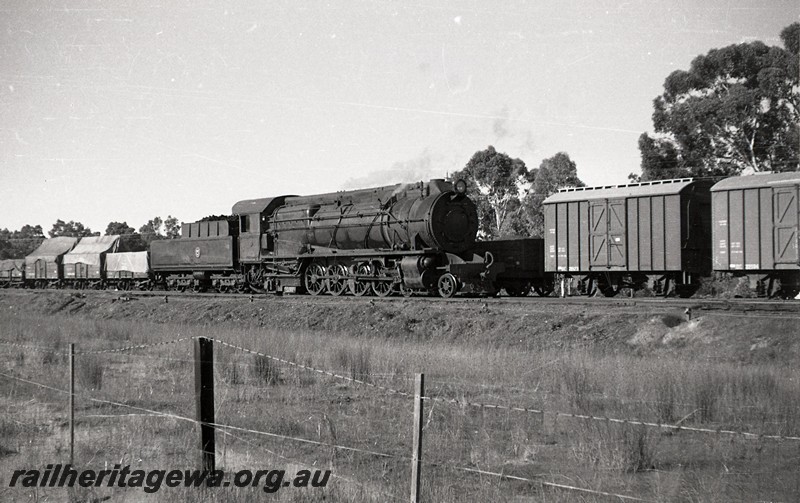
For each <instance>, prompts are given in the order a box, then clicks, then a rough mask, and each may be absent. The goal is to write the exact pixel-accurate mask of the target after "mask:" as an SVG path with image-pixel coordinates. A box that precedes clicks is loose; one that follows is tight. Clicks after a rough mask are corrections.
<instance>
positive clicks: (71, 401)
mask: <svg viewBox="0 0 800 503" xmlns="http://www.w3.org/2000/svg"><path fill="white" fill-rule="evenodd" d="M74 462H75V343H74V342H70V343H69V464H70V465H72V464H73V463H74Z"/></svg>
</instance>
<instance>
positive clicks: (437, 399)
mask: <svg viewBox="0 0 800 503" xmlns="http://www.w3.org/2000/svg"><path fill="white" fill-rule="evenodd" d="M197 339H200V337H196V336H187V337H179V338H176V339H172V340H167V341H160V342H154V343H148V344H136V345H127V346H122V347H116V348H107V349H97V350H89V351H76V352H74V353H73V354H74V355H76V356H90V355H103V354H108V355H119V354H121V353H130V354H131V355H132V356H136V357H142V358H153V359H161V360H166V361H177V362H183V363H195V362H196V360H192V359H174V358H169V357H165V356H153V355H142V354H138V353H139V352H140V351H141V350H145V349H152V348H161V347H163V346H167V345H176V344H180V343H184V342H187V341H194V340H197ZM202 339H205V340H207V341H210V342H213V343H215V344H218V345H219V346H221V347H223V348H227V349H231V350H233V351H235V352H238V353H242V354H250V355H254V356H258V357H260V358H265V359H268V360H270V361H274V362H277V363H280V364H282V365H285V366H287V367H291V368H294V369H298V370H302V371H305V372H309V373H313V374H316V375H321V376H326V377H328V378H331V379H335V380H339V381H342V382H346V383H350V384H354V385H357V386H361V387H364V388H365V389H369V390H376V391H380V392H382V393H385V394H387V395H390V396H395V397H401V398H407V399H410V400H413V399H415V398H416V399H419V400H421V401H425V402H428V403H431V404H444V405H448V406H454V407H458V408H462V409H463V408H474V409H480V410H486V411H506V412H515V413H524V414H532V415H535V416H538V417H540V418H542V419H543V418H544V416H552V417H554V418H570V419H575V420H581V421H592V422H601V423H606V424H612V423H613V424H619V425H629V426H640V427H645V428H654V429H660V430H671V431H672V432H676V433H677V432H681V431H683V432H693V433H702V434H709V435H716V436H737V437H740V438H743V439H751V440H771V441H776V442H796V441H799V440H800V436H792V435H778V434H763V433H754V432H749V431H741V430H733V429H724V428H721V427H720V428H704V427H698V426H689V425H684V424H681V422H678V423H677V424H667V423H660V422H653V421H644V420H640V419H637V418H620V417H605V416H600V415H592V414H582V413H576V412H565V411H560V410H550V409H545V408H542V407H529V406H523V405H519V404H513V403H508V404H501V403H485V402H480V401H471V400H466V399H459V398H454V397H447V396H442V395H441V394H437V395H435V396H434V395H430V394H425V395H422V396H415V394H414V393H413V392H408V391H404V390H401V389H396V388H392V387H389V386H384V385H380V384H376V383H373V382H369V381H368V380H365V379H359V378H356V377H352V376H347V375H344V374H342V373H337V372H334V371H331V370H326V369H322V368H317V367H315V366H312V365H307V364H302V363H299V362H296V361H292V360H289V359H286V358H281V357H278V356H274V355H270V354H267V353H264V352H261V351H257V350H254V349H250V348H246V347H244V346H240V345H237V344H233V343H229V342H227V341H224V340H221V339H217V338H212V337H202ZM0 346H6V347H11V348H17V349H23V350H30V351H36V352H41V353H47V354H59V355H68V354H69V352H65V351H63V350H62V349H61V348H59V347H46V346H39V345H28V344H19V343H16V342H13V341H7V340H0ZM252 365H255V364H252ZM0 377H2V378H4V379H6V380H9V381H13V382H17V383H22V384H27V385H30V386H35V387H38V388H40V389H42V390H48V391H52V392H55V393H58V394H60V395H72V396H73V397H75V398H79V399H81V400H85V401H88V402H91V403H94V404H99V405H104V406H110V407H113V408H122V409H125V410H128V411H131V412H128V413H119V414H111V413H108V414H104V413H97V414H91V413H87V414H83V415H81V416H80V417H81V418H85V419H90V418H91V419H103V420H110V419H117V420H124V419H131V418H156V417H157V418H169V419H173V420H176V421H180V422H183V423H188V424H191V425H194V426H212V427H214V428H215V429H217V430H218V431H220V432H221V433H222V434H223V435H226V436H231V437H232V438H235V439H237V440H240V441H243V442H249V443H251V442H250V441H248V440H246V439H244V438H242V437H241V436H236V435H237V434H238V435H253V436H258V437H264V438H268V439H271V440H273V441H280V442H289V443H295V444H304V445H307V446H312V447H317V448H326V449H333V450H336V451H342V452H348V453H352V454H358V455H361V456H366V457H367V459H376V458H377V459H391V460H395V461H402V462H412V461H414V456H408V455H404V454H398V453H392V452H383V451H382V450H375V449H368V448H363V447H356V446H352V445H345V444H343V443H336V442H334V441H323V440H315V439H313V438H306V437H302V436H298V435H291V434H284V433H279V432H274V431H264V430H263V429H258V428H249V427H246V426H243V425H235V424H229V423H228V422H216V421H214V422H204V421H199V420H197V419H196V418H192V417H189V416H187V415H184V414H179V413H175V412H170V411H164V410H157V409H155V408H150V407H144V406H141V405H138V404H131V403H127V402H124V401H119V400H111V399H106V398H100V397H97V396H93V395H90V394H87V393H71V392H70V391H69V390H65V389H63V388H61V387H58V386H53V385H48V384H45V383H42V382H39V381H37V380H34V379H32V378H28V377H23V376H21V375H15V374H14V373H12V372H10V370H7V371H4V372H0ZM384 377H387V378H392V377H395V378H400V379H402V380H408V378H409V374H403V373H396V374H386V375H384ZM434 382H436V381H434ZM439 383H440V384H450V385H452V384H456V385H457V384H463V383H459V382H458V381H439ZM498 387H499V388H502V386H498ZM517 389H518V390H523V391H530V390H527V389H525V388H517ZM440 393H441V392H440ZM431 413H432V411H431ZM428 422H429V423H430V418H429V420H428ZM251 445H254V444H252V443H251ZM264 449H265V450H266V451H267V452H269V453H270V454H273V455H276V456H278V457H281V458H283V459H289V458H285V457H284V456H282V455H279V454H277V453H275V452H273V451H271V450H269V449H266V448H264ZM307 465H309V466H310V465H313V463H312V464H307ZM422 465H424V466H429V467H432V468H443V469H448V470H455V471H459V472H463V473H472V474H476V475H484V476H489V477H494V478H497V479H500V480H509V481H518V482H525V483H529V484H533V485H537V486H539V487H541V488H544V487H547V488H551V489H555V490H565V491H575V492H578V493H585V494H593V495H595V496H607V497H613V498H617V499H620V500H627V501H648V500H646V499H641V498H638V497H635V496H631V495H625V494H618V493H615V492H607V491H602V490H598V489H591V488H586V487H578V486H575V485H571V484H559V483H556V482H552V481H547V480H544V479H545V478H546V477H547V476H548V474H547V473H536V474H533V475H529V476H522V475H519V474H515V473H505V472H503V471H495V470H490V469H482V468H479V467H469V466H461V465H458V464H453V463H442V462H430V461H424V462H422ZM338 478H341V479H342V480H345V481H348V482H351V483H355V484H361V483H360V482H358V481H355V480H353V479H352V478H346V477H338ZM381 494H383V495H384V496H386V497H389V498H391V499H401V498H398V497H397V496H396V495H394V494H392V493H391V492H381Z"/></svg>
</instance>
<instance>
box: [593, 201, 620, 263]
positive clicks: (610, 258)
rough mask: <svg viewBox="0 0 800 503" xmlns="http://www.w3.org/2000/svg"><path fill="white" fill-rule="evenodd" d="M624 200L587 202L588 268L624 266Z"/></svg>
mask: <svg viewBox="0 0 800 503" xmlns="http://www.w3.org/2000/svg"><path fill="white" fill-rule="evenodd" d="M626 221H627V218H626V211H625V200H624V199H620V200H611V201H608V200H605V201H602V202H593V203H589V225H590V226H591V228H590V229H589V236H590V241H591V249H590V256H589V266H590V268H595V267H605V268H609V267H624V266H625V263H626V262H625V259H626V250H625V235H626V225H625V222H626Z"/></svg>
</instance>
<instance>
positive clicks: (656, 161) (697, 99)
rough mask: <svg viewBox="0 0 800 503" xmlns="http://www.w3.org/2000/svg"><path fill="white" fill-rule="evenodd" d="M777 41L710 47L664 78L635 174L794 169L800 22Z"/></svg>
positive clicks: (798, 144)
mask: <svg viewBox="0 0 800 503" xmlns="http://www.w3.org/2000/svg"><path fill="white" fill-rule="evenodd" d="M781 39H782V41H783V45H784V47H783V48H781V47H775V46H773V47H770V46H767V45H765V44H764V43H762V42H749V43H743V44H735V45H730V46H728V47H724V48H722V49H713V50H711V51H709V52H708V54H706V55H700V56H698V57H696V58H695V59H694V60H693V61H692V63H691V65H690V68H689V70H688V71H684V70H677V71H675V72H672V73H671V74H670V75H669V76H668V77H667V78H666V80H665V81H664V93H663V94H662V95H660V96H658V97H657V98H656V99H655V100H654V102H653V106H654V112H653V126H654V129H655V132H656V136H655V137H650V136H649V135H647V134H646V133H645V134H643V135H642V136H641V137H640V138H639V149H640V151H641V153H642V164H641V167H642V176H641V179H642V180H653V179H662V178H671V177H675V176H686V175H692V176H706V175H723V176H730V175H736V174H740V173H742V172H756V171H794V170H797V169H798V167H799V165H800V160H799V156H800V126H798V123H800V82H799V81H800V71H799V70H798V55H800V52H798V48H799V47H800V23H793V24H792V25H790V26H787V27H786V28H784V29H783V30H782V31H781ZM633 176H634V177H635V175H633Z"/></svg>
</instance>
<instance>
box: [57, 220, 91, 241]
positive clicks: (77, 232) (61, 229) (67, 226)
mask: <svg viewBox="0 0 800 503" xmlns="http://www.w3.org/2000/svg"><path fill="white" fill-rule="evenodd" d="M48 234H49V235H50V237H51V238H54V237H58V236H70V237H75V238H82V237H86V236H93V235H94V233H93V232H92V229H90V228H88V227H84V226H83V224H82V223H80V222H75V221H72V220H70V221H69V222H64V221H63V220H61V219H59V220H56V223H54V224H53V228H52V229H50V231H49V232H48Z"/></svg>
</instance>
